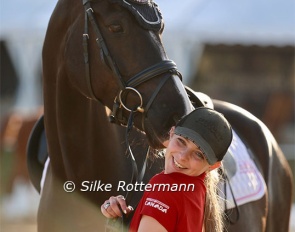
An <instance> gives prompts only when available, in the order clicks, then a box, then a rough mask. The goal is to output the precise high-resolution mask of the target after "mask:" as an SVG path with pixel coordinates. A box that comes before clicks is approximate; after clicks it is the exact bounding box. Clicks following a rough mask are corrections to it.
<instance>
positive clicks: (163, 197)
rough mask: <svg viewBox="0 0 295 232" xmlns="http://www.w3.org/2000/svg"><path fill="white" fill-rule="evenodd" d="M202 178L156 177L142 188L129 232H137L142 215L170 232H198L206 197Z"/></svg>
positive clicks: (163, 175) (175, 174) (162, 175)
mask: <svg viewBox="0 0 295 232" xmlns="http://www.w3.org/2000/svg"><path fill="white" fill-rule="evenodd" d="M204 178H205V173H203V174H201V175H200V176H197V177H195V176H187V175H185V174H182V173H176V172H175V173H170V174H164V173H163V172H162V173H160V174H157V175H155V176H154V177H153V178H152V179H151V180H150V182H149V184H150V185H146V186H145V187H146V191H145V192H144V195H143V197H142V199H141V200H140V202H139V204H138V206H137V209H136V211H135V213H134V216H133V218H132V221H131V224H130V228H129V231H131V232H135V231H137V230H138V227H139V223H140V220H141V217H142V215H147V216H150V217H153V218H155V219H156V220H157V221H158V222H159V223H160V224H161V225H163V226H164V227H165V228H166V229H167V231H169V232H172V231H186V232H190V231H193V232H201V231H202V226H203V218H204V207H205V195H206V188H205V185H204ZM151 231H152V228H151Z"/></svg>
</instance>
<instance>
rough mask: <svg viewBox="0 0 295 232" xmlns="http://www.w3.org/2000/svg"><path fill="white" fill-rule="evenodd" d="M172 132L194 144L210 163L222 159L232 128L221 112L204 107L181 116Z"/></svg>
mask: <svg viewBox="0 0 295 232" xmlns="http://www.w3.org/2000/svg"><path fill="white" fill-rule="evenodd" d="M174 133H175V134H177V135H180V136H182V137H184V138H187V139H189V140H190V141H192V142H193V143H194V144H196V145H197V146H198V147H199V148H200V149H201V151H202V152H203V153H204V155H205V158H206V159H207V161H208V163H209V164H210V165H213V164H214V163H216V162H217V161H221V160H222V159H223V157H224V155H225V154H226V152H227V149H228V147H229V146H230V144H231V141H232V128H231V125H230V124H229V123H228V121H227V120H226V118H225V117H224V116H223V114H221V113H219V112H217V111H215V110H213V109H210V108H206V107H200V108H196V109H195V110H194V111H192V112H191V113H190V114H188V115H186V116H185V117H183V118H182V119H181V120H180V121H179V122H178V123H177V124H176V126H175V130H174Z"/></svg>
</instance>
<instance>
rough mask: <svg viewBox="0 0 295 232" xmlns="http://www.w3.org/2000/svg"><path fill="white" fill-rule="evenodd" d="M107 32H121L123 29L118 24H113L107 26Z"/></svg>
mask: <svg viewBox="0 0 295 232" xmlns="http://www.w3.org/2000/svg"><path fill="white" fill-rule="evenodd" d="M109 31H110V32H113V33H119V32H123V27H122V26H121V25H119V24H113V25H110V26H109Z"/></svg>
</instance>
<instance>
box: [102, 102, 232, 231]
mask: <svg viewBox="0 0 295 232" xmlns="http://www.w3.org/2000/svg"><path fill="white" fill-rule="evenodd" d="M231 141H232V129H231V126H230V124H229V123H228V122H227V120H226V119H225V118H224V116H223V115H222V114H220V113H218V112H217V111H214V110H212V109H209V108H205V107H200V108H197V109H195V110H194V111H193V112H191V113H190V114H188V115H187V116H185V117H184V118H182V119H181V120H180V121H179V122H178V123H177V124H176V126H175V127H173V128H171V130H170V139H169V141H166V142H165V143H164V145H165V146H166V152H165V170H164V171H163V172H161V173H159V174H157V175H155V176H154V177H153V178H152V179H151V180H150V182H149V184H151V185H155V184H169V185H171V184H174V185H175V184H177V185H181V184H186V185H191V184H193V185H194V188H193V190H190V191H145V193H144V195H143V197H142V199H141V200H140V202H139V204H138V206H137V209H136V211H135V213H134V216H133V218H132V221H131V224H130V228H129V231H132V232H133V231H139V232H146V231H153V232H166V231H169V232H170V231H186V232H190V231H194V232H201V231H203V229H204V227H203V225H206V226H205V230H206V231H210V232H211V231H216V232H221V231H222V230H223V228H222V217H221V210H220V209H219V205H218V200H217V191H216V181H218V178H214V175H215V174H216V172H215V173H214V172H211V171H212V170H216V168H218V167H219V166H220V164H221V160H222V159H223V157H224V155H225V154H226V152H227V149H228V147H229V145H230V144H231ZM214 180H215V181H214ZM206 201H207V203H206ZM208 201H209V202H210V203H208ZM205 205H206V209H205ZM207 206H208V207H210V210H208V208H207ZM120 208H121V209H122V210H123V212H124V213H129V212H130V211H131V210H132V209H131V208H130V207H127V204H126V201H125V199H124V197H122V196H117V197H110V199H109V200H107V201H105V203H104V204H103V205H102V206H101V211H102V213H103V214H104V215H105V216H106V217H107V218H116V217H121V216H122V214H121V210H120ZM212 219H213V221H212ZM204 220H205V221H204ZM207 220H211V221H212V222H210V223H206V221H207ZM209 225H210V228H209Z"/></svg>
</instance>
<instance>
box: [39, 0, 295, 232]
mask: <svg viewBox="0 0 295 232" xmlns="http://www.w3.org/2000/svg"><path fill="white" fill-rule="evenodd" d="M83 5H84V7H83ZM85 12H86V13H85ZM162 31H163V22H162V18H161V13H160V12H159V11H158V9H157V6H156V5H155V4H154V3H152V2H149V1H144V0H142V1H139V0H134V1H126V0H93V1H91V0H89V1H87V0H84V1H81V0H79V1H78V0H59V1H58V3H57V6H56V8H55V10H54V12H53V14H52V17H51V20H50V22H49V26H48V30H47V34H46V38H45V42H44V47H43V75H44V124H45V130H46V137H47V143H48V153H49V157H50V163H49V166H48V169H47V174H46V178H45V182H44V187H43V189H42V194H41V200H40V206H39V211H38V230H39V231H42V232H43V231H57V232H58V231H104V225H105V221H104V219H103V218H101V217H100V208H99V206H100V205H101V204H102V203H103V201H104V200H105V199H107V198H109V196H111V195H118V194H123V195H125V194H126V192H125V191H123V192H122V191H121V192H120V191H119V192H118V191H117V189H116V186H117V185H118V182H119V181H125V182H126V183H129V182H130V180H131V179H132V170H133V168H132V163H131V162H130V154H129V155H128V153H127V152H126V150H127V148H128V143H127V142H126V141H125V138H126V129H125V128H124V127H121V126H119V125H117V124H120V125H126V124H128V122H127V121H128V118H131V117H130V114H132V115H133V113H132V112H133V111H135V113H134V126H135V127H136V128H137V129H138V130H141V131H144V132H145V134H142V133H140V132H138V131H132V134H131V135H130V141H132V149H133V151H134V152H133V153H134V154H135V155H136V157H135V158H136V160H137V161H138V166H139V167H141V166H143V163H144V161H143V160H144V156H145V149H146V147H147V144H149V145H151V146H152V147H154V148H161V147H162V145H161V144H162V142H163V141H164V140H165V139H166V138H167V136H168V131H169V129H170V127H171V126H172V125H174V123H175V122H176V121H177V120H178V119H179V118H180V117H182V116H183V115H185V114H186V113H188V112H189V111H190V109H191V108H190V107H191V106H190V101H189V99H188V97H187V95H186V93H185V90H184V87H183V85H182V83H181V81H180V78H179V76H180V74H179V73H178V72H177V69H176V66H175V64H174V63H173V62H171V61H170V60H168V58H167V55H166V54H165V50H164V48H163V45H162V42H161V33H162ZM126 87H128V88H126ZM214 105H215V109H216V110H218V111H220V112H222V113H223V114H224V115H225V116H226V117H227V118H228V119H229V121H230V123H231V124H232V125H233V128H234V129H235V130H236V132H237V133H238V134H239V136H240V137H241V138H242V139H243V141H244V142H245V143H246V144H247V146H248V147H249V148H250V149H251V150H252V152H253V154H254V155H255V157H256V161H257V163H258V166H259V168H260V170H261V172H262V174H263V176H264V178H265V180H266V183H267V188H268V192H267V194H266V196H265V197H263V198H262V199H261V200H258V201H255V202H252V203H248V204H246V205H243V206H241V207H239V209H240V219H239V220H238V222H237V223H236V224H234V225H229V227H228V231H245V232H246V231H247V232H249V231H251V232H252V231H282V232H283V231H287V230H288V229H287V228H288V222H289V214H290V202H291V195H292V194H291V188H292V187H291V174H290V170H289V168H288V165H287V163H286V160H285V159H284V157H283V154H282V152H281V150H280V149H279V147H278V145H277V143H276V141H275V140H274V138H273V137H272V135H271V133H270V132H269V130H268V129H267V128H266V127H265V126H264V125H263V124H262V123H261V122H260V121H259V120H258V119H256V118H255V117H254V116H253V115H251V114H250V113H248V112H246V111H244V110H243V109H241V108H238V107H236V106H233V105H231V104H229V103H225V102H220V101H214ZM110 111H112V112H110ZM130 111H131V112H130ZM110 115H111V116H112V117H111V120H112V121H113V122H116V124H114V123H110ZM129 122H130V121H129ZM161 165H162V164H161V162H159V161H158V160H157V162H155V163H153V162H151V161H150V162H149V163H148V165H147V172H146V175H145V176H144V181H147V180H149V178H150V177H151V176H152V175H154V174H155V173H157V172H159V171H160V170H161V168H162V166H161ZM67 181H72V183H70V182H68V184H72V185H70V187H71V186H73V184H75V187H76V190H75V191H73V192H66V191H65V190H64V187H67V186H68V185H64V183H65V182H67ZM84 181H87V182H86V183H87V184H88V185H87V187H88V188H87V191H83V189H85V185H83V184H82V183H84ZM97 182H99V185H100V188H99V189H98V191H96V190H97V188H95V189H93V188H92V187H93V186H95V185H96V183H97ZM91 184H92V185H91ZM107 184H110V185H111V186H112V188H107ZM90 185H91V186H92V187H91V186H90ZM96 187H97V186H96ZM139 198H140V193H139V192H135V193H134V195H133V198H132V200H131V202H130V204H133V205H134V203H135V202H137V201H138V200H139Z"/></svg>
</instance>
